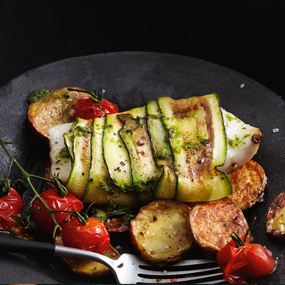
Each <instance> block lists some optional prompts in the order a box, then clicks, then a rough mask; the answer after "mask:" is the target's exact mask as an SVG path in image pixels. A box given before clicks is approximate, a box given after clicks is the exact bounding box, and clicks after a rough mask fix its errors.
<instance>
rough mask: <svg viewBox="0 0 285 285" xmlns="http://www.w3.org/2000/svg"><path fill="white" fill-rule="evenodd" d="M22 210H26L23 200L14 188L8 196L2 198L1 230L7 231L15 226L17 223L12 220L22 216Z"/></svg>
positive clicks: (0, 200) (0, 208) (0, 204)
mask: <svg viewBox="0 0 285 285" xmlns="http://www.w3.org/2000/svg"><path fill="white" fill-rule="evenodd" d="M22 209H24V203H23V200H22V198H21V196H20V194H19V193H18V192H17V191H16V190H14V189H13V188H11V189H10V191H9V192H8V194H7V195H5V196H3V197H0V230H1V231H7V230H9V229H10V228H11V227H12V226H13V225H15V224H16V223H15V222H14V221H12V220H11V219H10V218H12V217H13V216H14V215H17V214H20V213H21V210H22ZM9 217H10V218H9ZM13 219H15V220H17V219H19V218H18V217H14V218H13Z"/></svg>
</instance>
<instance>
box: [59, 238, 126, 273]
mask: <svg viewBox="0 0 285 285" xmlns="http://www.w3.org/2000/svg"><path fill="white" fill-rule="evenodd" d="M54 243H55V244H56V245H62V246H63V245H64V244H63V241H62V237H61V236H60V235H58V236H56V238H55V240H54ZM105 256H108V257H110V258H112V259H118V258H119V256H120V254H119V253H118V252H117V250H116V249H114V248H113V247H112V246H111V245H110V247H109V249H108V250H107V252H106V253H105ZM63 260H64V261H65V263H66V264H67V265H68V266H69V268H70V270H71V271H73V272H75V273H79V274H83V275H89V276H94V277H95V276H107V275H110V274H111V271H110V269H109V268H108V267H107V266H105V265H103V264H101V263H99V262H96V261H92V260H85V259H78V258H70V257H64V258H63Z"/></svg>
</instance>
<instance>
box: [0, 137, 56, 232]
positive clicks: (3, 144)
mask: <svg viewBox="0 0 285 285" xmlns="http://www.w3.org/2000/svg"><path fill="white" fill-rule="evenodd" d="M6 143H7V142H4V141H3V140H2V139H1V138H0V144H1V146H2V147H3V148H4V150H5V151H6V153H7V154H8V155H9V157H10V158H11V160H12V161H13V163H15V165H16V166H17V167H18V168H19V170H20V172H21V174H22V175H23V177H24V178H25V180H26V181H27V182H28V184H29V186H30V187H31V189H32V191H33V192H34V194H35V196H36V198H37V199H38V200H39V201H40V202H41V204H42V205H43V206H44V208H45V209H46V210H47V211H48V213H49V214H50V216H51V218H52V220H53V222H54V224H55V230H54V233H53V236H54V235H55V232H56V229H57V228H59V229H61V227H60V225H59V224H58V222H57V221H56V219H55V217H54V215H53V211H52V210H51V209H50V208H49V207H48V206H47V204H46V203H45V202H44V200H43V199H42V198H41V196H40V195H39V193H38V192H37V190H36V189H35V188H34V186H33V184H32V182H31V179H30V178H31V177H33V178H39V179H42V180H45V181H51V180H49V179H46V178H43V177H40V176H36V175H33V174H29V173H28V172H27V171H25V170H24V169H23V168H22V166H21V165H20V164H19V163H18V161H17V160H16V159H15V158H14V157H13V156H12V154H11V153H10V152H9V150H8V149H7V147H6Z"/></svg>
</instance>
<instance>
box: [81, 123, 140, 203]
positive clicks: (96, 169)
mask: <svg viewBox="0 0 285 285" xmlns="http://www.w3.org/2000/svg"><path fill="white" fill-rule="evenodd" d="M104 129H105V118H96V119H94V122H93V133H92V138H91V142H92V143H91V144H92V150H91V168H90V172H89V179H88V184H87V187H86V190H85V193H84V196H83V202H85V203H96V204H98V205H106V204H108V203H110V202H115V203H116V204H118V205H123V206H135V205H136V198H135V197H134V196H132V195H127V194H125V193H123V192H121V191H120V189H119V188H118V187H117V186H116V185H115V184H114V183H113V182H112V180H111V178H110V175H109V172H108V168H107V166H106V163H105V160H104V156H103V132H104Z"/></svg>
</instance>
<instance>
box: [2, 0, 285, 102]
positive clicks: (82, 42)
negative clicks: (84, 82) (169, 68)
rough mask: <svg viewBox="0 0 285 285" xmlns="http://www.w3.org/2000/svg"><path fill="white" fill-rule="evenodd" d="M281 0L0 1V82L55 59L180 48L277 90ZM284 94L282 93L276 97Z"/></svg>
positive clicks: (280, 83) (281, 45)
mask: <svg viewBox="0 0 285 285" xmlns="http://www.w3.org/2000/svg"><path fill="white" fill-rule="evenodd" d="M284 8H285V5H284V2H283V1H272V0H271V1H187V5H186V1H185V2H184V1H172V2H170V1H169V2H167V1H20V0H14V1H2V3H1V9H0V41H1V43H0V63H1V64H0V86H3V85H5V84H6V83H7V82H8V81H10V80H12V79H13V78H15V77H16V76H18V75H20V74H22V73H23V72H26V71H28V70H30V69H33V68H35V67H38V66H41V65H43V64H47V63H50V62H53V61H57V60H60V59H65V58H69V57H76V56H82V55H90V54H97V53H107V52H117V51H155V52H162V53H173V54H179V55H186V56H190V57H194V58H198V59H203V60H206V61H210V62H214V63H217V64H219V65H223V66H226V67H229V68H231V69H233V70H235V71H238V72H240V73H243V74H245V75H247V76H248V77H250V78H252V79H254V80H256V81H258V82H259V83H261V84H263V85H264V86H266V87H268V88H269V89H270V90H272V91H273V92H275V93H277V94H278V95H280V96H284V94H285V87H284V84H283V80H284V78H285V76H284V75H285V71H284V50H285V49H284V48H285V41H284V39H283V36H284V32H283V26H284V25H283V24H282V21H283V18H284V17H283V12H284ZM283 98H284V97H283Z"/></svg>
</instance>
